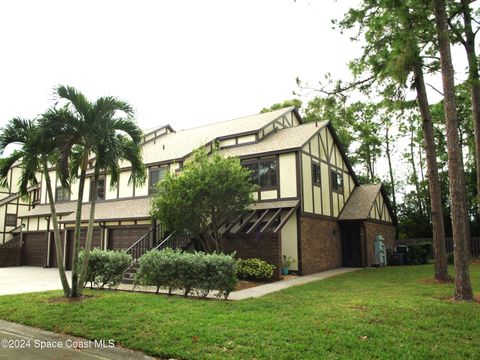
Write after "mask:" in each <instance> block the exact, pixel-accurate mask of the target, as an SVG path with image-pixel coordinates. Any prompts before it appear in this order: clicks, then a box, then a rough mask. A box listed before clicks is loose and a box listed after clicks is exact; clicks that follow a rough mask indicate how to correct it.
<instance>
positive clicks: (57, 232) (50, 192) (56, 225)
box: [42, 157, 70, 296]
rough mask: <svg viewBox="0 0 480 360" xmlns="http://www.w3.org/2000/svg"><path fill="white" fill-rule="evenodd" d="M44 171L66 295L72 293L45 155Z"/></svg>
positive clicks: (60, 273)
mask: <svg viewBox="0 0 480 360" xmlns="http://www.w3.org/2000/svg"><path fill="white" fill-rule="evenodd" d="M42 163H43V164H42V165H43V173H44V175H45V184H46V187H47V195H48V202H49V205H50V211H51V213H52V216H51V219H52V222H53V237H54V239H55V251H56V253H57V265H58V274H59V275H60V281H61V283H62V288H63V294H64V295H65V296H69V295H70V285H69V284H68V280H67V275H66V274H65V267H64V266H63V251H62V244H61V239H60V229H59V227H58V217H57V211H56V209H55V201H54V199H53V191H52V182H51V180H50V174H49V172H48V162H47V159H46V158H45V157H44V158H43V159H42Z"/></svg>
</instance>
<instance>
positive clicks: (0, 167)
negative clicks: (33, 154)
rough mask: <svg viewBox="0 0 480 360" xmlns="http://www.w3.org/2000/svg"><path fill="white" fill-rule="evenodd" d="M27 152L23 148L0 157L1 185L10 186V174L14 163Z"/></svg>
mask: <svg viewBox="0 0 480 360" xmlns="http://www.w3.org/2000/svg"><path fill="white" fill-rule="evenodd" d="M24 155H25V152H24V151H23V150H16V151H14V152H13V153H12V154H10V156H7V157H4V158H0V186H2V187H4V188H8V175H9V173H10V170H11V169H12V168H13V165H15V163H16V162H17V161H18V160H20V159H21V158H23V157H24Z"/></svg>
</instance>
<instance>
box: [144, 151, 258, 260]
mask: <svg viewBox="0 0 480 360" xmlns="http://www.w3.org/2000/svg"><path fill="white" fill-rule="evenodd" d="M255 190H256V185H254V184H252V182H251V180H250V171H249V170H247V169H245V168H244V167H242V165H241V164H240V161H239V159H237V158H224V157H222V156H221V155H220V154H219V153H218V151H217V150H214V151H213V153H212V154H211V155H210V156H209V154H208V153H207V151H206V150H205V149H200V150H197V151H195V153H194V155H193V160H192V161H191V162H188V163H187V164H186V165H185V167H184V168H183V170H182V172H181V173H180V174H174V175H170V174H169V175H167V176H166V177H165V178H164V179H163V180H162V181H161V182H160V183H159V185H158V193H157V195H156V196H155V197H154V199H153V201H152V210H151V214H152V216H153V217H155V218H157V219H158V220H159V221H160V222H162V224H164V225H165V227H166V228H167V229H168V230H169V231H188V232H191V233H192V234H193V235H195V236H197V237H198V238H199V239H200V241H201V243H202V246H203V248H204V249H205V250H206V251H213V250H215V251H223V233H222V232H221V231H220V228H221V227H222V225H225V224H228V223H230V222H232V221H233V220H234V219H236V218H237V217H238V216H239V215H240V214H241V213H242V211H244V210H245V208H246V207H247V206H248V205H249V204H250V203H251V202H252V201H253V198H252V192H253V191H255Z"/></svg>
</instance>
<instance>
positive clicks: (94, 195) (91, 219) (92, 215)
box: [78, 166, 100, 292]
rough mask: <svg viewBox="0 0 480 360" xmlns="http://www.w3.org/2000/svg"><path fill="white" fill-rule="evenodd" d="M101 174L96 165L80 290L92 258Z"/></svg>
mask: <svg viewBox="0 0 480 360" xmlns="http://www.w3.org/2000/svg"><path fill="white" fill-rule="evenodd" d="M99 175H100V169H99V168H98V167H97V166H95V174H94V177H93V189H92V200H91V202H90V216H89V218H88V229H87V239H86V240H85V250H84V253H83V260H82V271H81V273H80V279H79V280H78V282H79V284H78V287H79V291H80V292H81V290H82V288H83V286H84V284H85V278H86V277H87V269H88V261H89V259H90V249H91V247H92V238H93V223H94V220H95V204H96V203H97V190H98V178H99Z"/></svg>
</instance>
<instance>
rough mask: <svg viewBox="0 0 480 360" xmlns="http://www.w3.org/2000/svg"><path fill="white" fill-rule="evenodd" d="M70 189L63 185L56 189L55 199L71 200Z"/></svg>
mask: <svg viewBox="0 0 480 360" xmlns="http://www.w3.org/2000/svg"><path fill="white" fill-rule="evenodd" d="M69 195H70V194H69V191H68V190H67V189H64V188H62V187H61V186H59V187H57V188H56V189H55V201H66V200H69Z"/></svg>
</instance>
